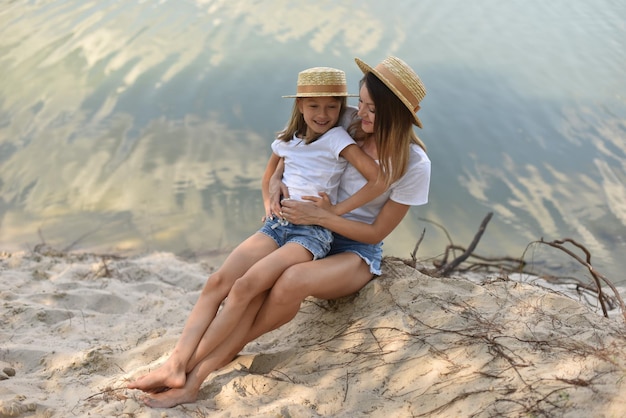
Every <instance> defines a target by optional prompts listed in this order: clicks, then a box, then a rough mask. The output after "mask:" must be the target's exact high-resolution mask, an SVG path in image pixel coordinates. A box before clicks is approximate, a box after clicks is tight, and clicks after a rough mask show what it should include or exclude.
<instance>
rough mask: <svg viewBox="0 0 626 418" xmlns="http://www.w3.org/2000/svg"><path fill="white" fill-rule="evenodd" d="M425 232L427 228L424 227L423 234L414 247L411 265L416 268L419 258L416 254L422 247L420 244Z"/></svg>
mask: <svg viewBox="0 0 626 418" xmlns="http://www.w3.org/2000/svg"><path fill="white" fill-rule="evenodd" d="M424 234H426V228H424V229H422V234H421V235H420V238H419V239H418V240H417V242H416V243H415V247H414V248H413V252H412V253H411V267H413V268H415V266H416V265H417V258H416V257H415V254H417V249H418V248H419V247H420V244H421V243H422V240H423V239H424Z"/></svg>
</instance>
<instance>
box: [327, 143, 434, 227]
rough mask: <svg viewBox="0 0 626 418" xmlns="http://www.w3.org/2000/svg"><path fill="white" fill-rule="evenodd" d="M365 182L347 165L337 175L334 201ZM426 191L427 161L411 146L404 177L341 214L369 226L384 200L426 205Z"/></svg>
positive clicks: (422, 154)
mask: <svg viewBox="0 0 626 418" xmlns="http://www.w3.org/2000/svg"><path fill="white" fill-rule="evenodd" d="M366 182H367V180H365V178H364V177H363V176H362V175H361V173H359V171H358V170H357V169H356V168H354V166H353V165H351V164H348V165H347V166H346V169H345V170H344V172H343V175H342V176H341V180H340V182H339V190H338V193H337V201H339V202H341V201H343V200H345V199H347V198H348V197H350V196H352V195H353V194H354V193H356V192H357V191H358V190H359V189H360V188H361V187H363V185H364V184H365V183H366ZM429 188H430V159H429V158H428V155H426V153H425V152H424V150H423V149H422V148H421V147H420V146H419V145H416V144H411V149H410V153H409V165H408V168H407V171H406V173H405V174H404V176H402V177H400V179H398V180H397V181H395V182H394V183H392V184H391V186H390V187H389V188H388V189H387V190H386V191H385V192H384V193H383V194H381V195H380V196H378V197H377V198H375V199H374V200H372V201H370V202H368V203H366V204H365V205H363V206H361V207H359V208H356V209H354V210H353V211H352V212H349V213H347V214H345V215H343V216H344V217H345V218H347V219H352V220H355V221H360V222H365V223H368V224H371V223H373V222H374V220H376V217H377V216H378V214H379V213H380V211H381V209H382V207H383V205H384V204H385V203H386V202H387V199H391V200H393V201H394V202H397V203H400V204H403V205H411V206H417V205H423V204H425V203H427V202H428V191H429Z"/></svg>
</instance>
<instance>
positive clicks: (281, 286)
mask: <svg viewBox="0 0 626 418" xmlns="http://www.w3.org/2000/svg"><path fill="white" fill-rule="evenodd" d="M371 279H372V273H370V270H369V266H368V265H367V264H366V263H365V262H364V261H363V260H362V259H361V257H359V256H358V255H356V254H354V253H349V252H345V253H340V254H335V255H332V256H328V257H326V258H323V259H320V260H313V261H309V262H306V263H300V264H296V265H294V266H291V267H289V268H288V269H287V270H286V271H285V272H284V273H283V274H282V275H281V276H280V278H279V279H278V281H277V282H276V284H275V285H274V287H272V290H271V291H270V293H269V296H268V297H267V299H266V300H265V302H264V303H263V306H262V307H261V310H260V311H259V313H258V315H257V317H256V319H255V321H254V323H253V324H252V328H251V330H250V332H249V333H248V338H249V339H250V341H251V340H253V339H255V338H258V337H259V336H261V335H263V334H265V333H267V332H269V331H272V330H274V329H276V328H278V327H280V326H281V325H283V324H286V323H287V322H289V321H291V320H292V319H293V318H294V317H295V316H296V314H297V313H298V311H299V310H300V305H301V303H302V302H303V301H304V299H306V298H307V297H308V296H314V297H316V298H319V299H337V298H340V297H344V296H348V295H351V294H353V293H355V292H358V291H359V290H360V289H361V288H363V286H365V285H366V284H367V283H368V282H369V281H370V280H371Z"/></svg>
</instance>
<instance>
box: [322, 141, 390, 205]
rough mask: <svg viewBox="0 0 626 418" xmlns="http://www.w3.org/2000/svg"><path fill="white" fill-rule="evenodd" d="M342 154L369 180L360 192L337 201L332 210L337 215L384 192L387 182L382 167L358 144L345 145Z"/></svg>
mask: <svg viewBox="0 0 626 418" xmlns="http://www.w3.org/2000/svg"><path fill="white" fill-rule="evenodd" d="M340 155H341V156H342V157H344V158H345V159H346V160H348V162H349V163H350V164H352V165H353V166H354V168H356V169H357V170H358V171H359V173H361V175H362V176H363V177H365V179H366V180H367V183H366V184H365V185H364V186H363V187H362V188H361V189H359V191H358V192H356V193H355V194H353V195H352V196H350V197H349V198H347V199H346V200H344V201H341V202H337V203H336V204H335V205H334V206H333V208H332V211H333V213H335V214H336V215H343V214H344V213H348V212H350V211H351V210H353V209H356V208H358V207H360V206H363V205H364V204H365V203H367V202H369V201H370V200H372V199H374V198H375V197H377V196H379V195H380V194H382V193H383V192H384V191H385V189H386V186H385V182H384V181H383V180H382V175H381V173H380V168H379V166H378V164H376V161H374V159H373V158H372V157H370V156H369V155H367V154H366V153H365V151H363V150H362V149H361V148H360V147H359V146H358V145H356V144H351V145H348V146H347V147H345V148H344V149H343V150H342V151H341V153H340Z"/></svg>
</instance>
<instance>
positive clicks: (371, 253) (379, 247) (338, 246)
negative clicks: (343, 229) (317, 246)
mask: <svg viewBox="0 0 626 418" xmlns="http://www.w3.org/2000/svg"><path fill="white" fill-rule="evenodd" d="M333 236H334V239H333V244H332V246H331V247H330V251H329V252H328V255H333V254H339V253H345V252H351V253H354V254H356V255H358V256H359V257H361V258H362V259H363V261H365V262H366V263H367V265H368V266H370V272H371V273H372V274H375V275H377V276H380V275H381V274H382V271H381V267H380V265H381V262H382V259H383V243H382V242H379V243H378V244H364V243H362V242H359V241H355V240H352V239H350V238H346V237H344V236H343V235H339V234H333Z"/></svg>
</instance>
